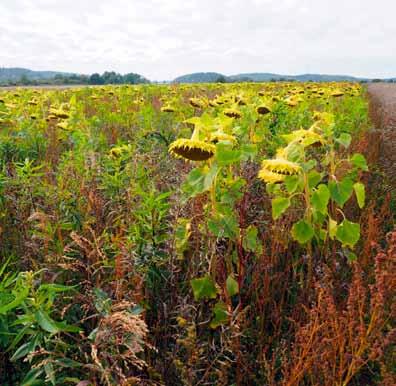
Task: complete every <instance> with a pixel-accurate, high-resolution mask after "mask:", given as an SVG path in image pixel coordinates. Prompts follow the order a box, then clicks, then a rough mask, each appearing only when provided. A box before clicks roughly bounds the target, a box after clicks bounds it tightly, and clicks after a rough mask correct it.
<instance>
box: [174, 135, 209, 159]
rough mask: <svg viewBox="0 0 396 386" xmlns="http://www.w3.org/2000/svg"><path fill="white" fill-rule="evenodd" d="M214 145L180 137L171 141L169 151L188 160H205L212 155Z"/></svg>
mask: <svg viewBox="0 0 396 386" xmlns="http://www.w3.org/2000/svg"><path fill="white" fill-rule="evenodd" d="M215 150H216V147H215V146H214V145H212V144H209V143H206V142H204V141H199V140H194V139H186V138H181V139H177V140H176V141H174V142H172V143H171V144H170V146H169V153H170V154H172V155H173V156H175V157H177V158H184V159H186V160H190V161H206V160H208V159H209V158H211V157H213V156H214V153H215Z"/></svg>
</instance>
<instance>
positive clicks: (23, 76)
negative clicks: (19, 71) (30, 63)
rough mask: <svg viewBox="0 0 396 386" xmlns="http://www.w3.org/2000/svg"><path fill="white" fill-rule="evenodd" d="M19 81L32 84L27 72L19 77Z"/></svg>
mask: <svg viewBox="0 0 396 386" xmlns="http://www.w3.org/2000/svg"><path fill="white" fill-rule="evenodd" d="M17 83H19V84H22V85H24V86H27V85H29V84H30V80H29V79H28V77H27V76H26V75H25V74H23V75H22V76H21V77H20V79H19V81H18V82H17Z"/></svg>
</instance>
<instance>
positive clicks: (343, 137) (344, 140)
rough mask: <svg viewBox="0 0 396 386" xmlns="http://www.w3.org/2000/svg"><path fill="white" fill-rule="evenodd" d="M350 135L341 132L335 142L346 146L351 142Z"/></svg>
mask: <svg viewBox="0 0 396 386" xmlns="http://www.w3.org/2000/svg"><path fill="white" fill-rule="evenodd" d="M351 141H352V137H351V135H350V134H348V133H342V134H341V135H340V136H339V137H338V138H337V139H336V142H338V143H340V144H341V145H342V146H344V147H346V148H348V147H349V145H350V144H351Z"/></svg>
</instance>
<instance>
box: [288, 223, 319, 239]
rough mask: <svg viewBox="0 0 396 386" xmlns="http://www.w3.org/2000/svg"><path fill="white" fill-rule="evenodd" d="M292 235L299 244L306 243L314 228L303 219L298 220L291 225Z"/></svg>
mask: <svg viewBox="0 0 396 386" xmlns="http://www.w3.org/2000/svg"><path fill="white" fill-rule="evenodd" d="M292 236H293V239H294V240H296V241H298V242H299V243H300V244H306V243H307V242H308V241H310V240H311V239H312V237H313V236H314V230H313V228H312V226H311V225H310V224H308V223H307V222H306V221H305V220H300V221H298V222H296V223H295V224H294V225H293V227H292Z"/></svg>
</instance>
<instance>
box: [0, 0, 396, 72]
mask: <svg viewBox="0 0 396 386" xmlns="http://www.w3.org/2000/svg"><path fill="white" fill-rule="evenodd" d="M395 13H396V3H395V2H394V1H393V0H377V1H376V2H373V1H368V0H348V1H346V0H298V1H297V0H283V1H282V0H243V1H240V0H239V1H237V0H228V1H226V0H225V1H220V0H217V1H213V0H199V1H198V0H190V1H186V0H112V1H108V0H79V1H76V0H75V1H71V0H1V3H0V66H3V67H11V66H13V67H15V66H18V67H28V68H32V69H51V70H52V69H54V70H63V71H74V72H82V73H92V72H103V71H105V70H115V71H118V72H122V73H125V72H138V73H141V74H143V75H145V76H147V77H149V78H150V79H171V78H173V77H175V76H177V75H180V74H184V73H189V72H195V71H218V72H222V73H225V74H235V73H241V72H276V73H292V74H295V73H306V72H319V73H333V74H334V73H343V74H352V75H359V76H372V77H385V76H396V60H395V59H394V55H395V53H396V39H395V38H394V37H395V36H396V24H395V23H394V15H395Z"/></svg>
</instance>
